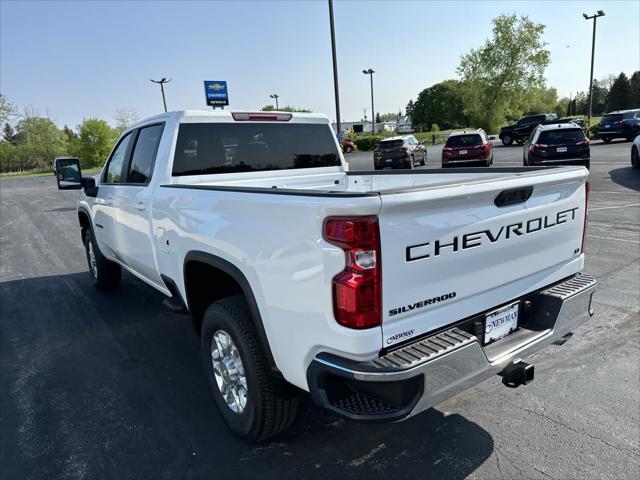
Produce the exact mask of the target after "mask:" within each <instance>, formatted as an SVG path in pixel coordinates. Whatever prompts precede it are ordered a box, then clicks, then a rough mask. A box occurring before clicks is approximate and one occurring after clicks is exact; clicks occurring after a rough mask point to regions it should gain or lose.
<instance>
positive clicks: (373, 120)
mask: <svg viewBox="0 0 640 480" xmlns="http://www.w3.org/2000/svg"><path fill="white" fill-rule="evenodd" d="M362 73H364V74H365V75H369V78H370V80H371V125H372V129H371V133H376V110H375V108H373V74H374V73H376V72H375V70H373V69H371V68H369V69H368V70H362Z"/></svg>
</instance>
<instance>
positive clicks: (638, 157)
mask: <svg viewBox="0 0 640 480" xmlns="http://www.w3.org/2000/svg"><path fill="white" fill-rule="evenodd" d="M631 166H632V167H633V168H640V153H638V147H636V146H635V145H634V146H633V147H631Z"/></svg>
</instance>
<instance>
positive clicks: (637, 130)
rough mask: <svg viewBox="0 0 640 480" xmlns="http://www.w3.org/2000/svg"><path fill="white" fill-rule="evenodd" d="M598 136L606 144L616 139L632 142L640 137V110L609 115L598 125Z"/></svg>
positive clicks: (622, 111) (620, 111) (619, 111)
mask: <svg viewBox="0 0 640 480" xmlns="http://www.w3.org/2000/svg"><path fill="white" fill-rule="evenodd" d="M598 135H599V136H600V138H601V139H602V141H603V142H604V143H609V142H610V141H611V140H613V139H614V138H626V139H627V140H629V141H632V140H633V139H634V138H636V137H637V136H638V135H640V109H637V108H636V109H634V110H618V111H615V112H611V113H607V114H606V115H605V116H604V117H602V118H601V119H600V123H598Z"/></svg>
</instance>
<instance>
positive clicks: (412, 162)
mask: <svg viewBox="0 0 640 480" xmlns="http://www.w3.org/2000/svg"><path fill="white" fill-rule="evenodd" d="M415 161H416V160H415V158H413V154H412V155H411V156H410V157H409V168H410V169H411V170H413V169H414V168H415V167H416V163H415Z"/></svg>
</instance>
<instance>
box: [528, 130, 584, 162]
mask: <svg viewBox="0 0 640 480" xmlns="http://www.w3.org/2000/svg"><path fill="white" fill-rule="evenodd" d="M590 157H591V151H590V148H589V139H588V138H587V137H586V136H585V134H584V131H583V130H582V129H581V128H580V126H579V125H577V124H575V123H556V124H550V125H539V126H537V127H536V129H535V130H534V131H533V132H531V135H530V137H529V139H528V140H527V141H526V142H525V144H524V148H523V149H522V161H523V164H524V166H536V165H547V166H549V165H582V166H584V167H587V168H589V166H590Z"/></svg>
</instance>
